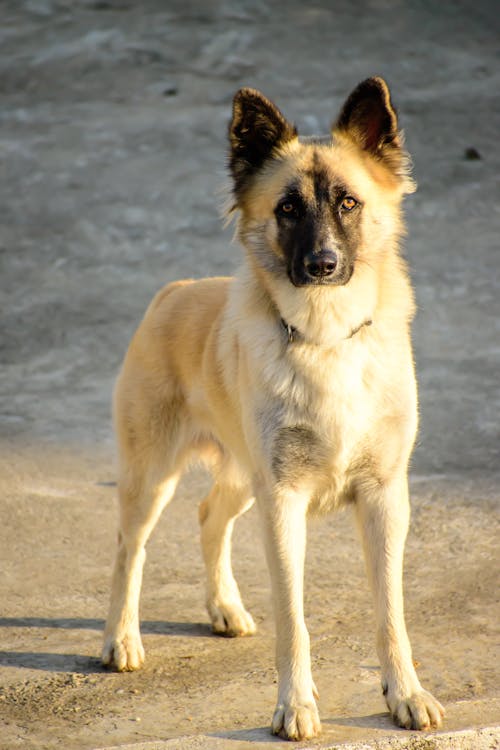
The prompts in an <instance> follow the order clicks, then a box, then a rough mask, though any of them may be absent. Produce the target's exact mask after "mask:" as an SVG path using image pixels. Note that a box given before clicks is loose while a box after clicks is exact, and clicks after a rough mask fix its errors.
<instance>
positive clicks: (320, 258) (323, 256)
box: [304, 250, 337, 279]
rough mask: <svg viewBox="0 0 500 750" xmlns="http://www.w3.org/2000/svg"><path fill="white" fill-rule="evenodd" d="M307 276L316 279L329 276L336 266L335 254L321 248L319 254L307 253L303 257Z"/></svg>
mask: <svg viewBox="0 0 500 750" xmlns="http://www.w3.org/2000/svg"><path fill="white" fill-rule="evenodd" d="M304 265H305V268H306V272H307V273H308V274H309V276H313V277H314V278H316V279H319V278H324V277H325V276H331V275H332V274H333V273H334V271H335V269H336V268H337V254H336V253H334V252H333V251H332V250H322V251H321V252H320V253H319V254H315V253H309V254H308V255H306V257H305V258H304Z"/></svg>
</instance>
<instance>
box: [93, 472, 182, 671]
mask: <svg viewBox="0 0 500 750" xmlns="http://www.w3.org/2000/svg"><path fill="white" fill-rule="evenodd" d="M178 478H179V477H178V475H177V474H170V475H169V476H161V478H160V475H156V476H153V474H152V472H151V471H147V472H144V474H141V476H140V477H139V476H133V475H132V473H124V475H123V476H122V477H121V479H120V482H119V495H120V531H119V534H118V552H117V556H116V562H115V568H114V572H113V580H112V587H111V602H110V608H109V615H108V620H107V623H106V628H105V632H104V647H103V652H102V661H103V664H104V665H105V666H108V667H112V668H115V669H117V670H118V671H120V672H123V671H131V670H134V669H139V668H140V667H141V666H142V663H143V661H144V649H143V646H142V641H141V635H140V630H139V596H140V591H141V583H142V569H143V566H144V561H145V558H146V552H145V545H146V542H147V540H148V538H149V536H150V534H151V532H152V531H153V528H154V527H155V525H156V522H157V521H158V519H159V517H160V514H161V512H162V510H163V509H164V508H165V506H166V505H167V503H168V502H169V501H170V499H171V498H172V495H173V494H174V491H175V488H176V485H177V481H178Z"/></svg>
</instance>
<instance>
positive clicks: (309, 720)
mask: <svg viewBox="0 0 500 750" xmlns="http://www.w3.org/2000/svg"><path fill="white" fill-rule="evenodd" d="M271 731H272V733H273V734H278V735H279V736H280V737H283V739H285V740H310V739H312V738H313V737H317V735H318V734H319V733H320V732H321V723H320V720H319V714H318V709H317V707H316V704H315V703H314V701H312V702H307V703H306V702H304V703H297V704H295V703H294V704H284V703H278V705H277V706H276V710H275V712H274V716H273V721H272V724H271Z"/></svg>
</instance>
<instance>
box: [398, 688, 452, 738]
mask: <svg viewBox="0 0 500 750" xmlns="http://www.w3.org/2000/svg"><path fill="white" fill-rule="evenodd" d="M386 700H387V705H388V706H389V711H390V712H391V715H392V718H393V720H394V723H395V724H397V726H398V727H402V728H403V729H421V730H424V731H425V730H427V729H438V728H439V727H440V726H441V724H442V722H443V716H444V708H443V706H442V705H441V704H440V703H439V701H437V700H436V699H435V698H434V696H433V695H431V693H428V692H427V690H418V691H416V692H414V693H413V694H412V695H410V696H408V697H406V698H398V697H396V696H393V697H391V698H389V696H386Z"/></svg>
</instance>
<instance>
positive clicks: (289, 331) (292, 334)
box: [280, 318, 373, 344]
mask: <svg viewBox="0 0 500 750" xmlns="http://www.w3.org/2000/svg"><path fill="white" fill-rule="evenodd" d="M280 323H281V327H282V328H283V329H284V331H285V333H286V337H287V339H288V343H289V344H293V343H294V342H295V341H297V340H300V339H303V338H304V337H303V336H302V334H301V333H300V331H299V330H298V329H297V328H294V327H293V326H291V325H289V324H288V323H287V322H286V320H283V318H280ZM372 323H373V320H370V319H367V320H365V321H363V323H361V325H359V326H357V327H356V328H353V329H352V331H351V333H350V334H349V336H346V337H345V339H344V341H348V340H349V339H352V337H353V336H355V335H356V334H357V333H358V332H359V331H360V330H361V329H362V328H364V326H371V325H372Z"/></svg>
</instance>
